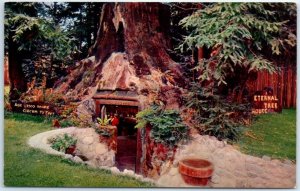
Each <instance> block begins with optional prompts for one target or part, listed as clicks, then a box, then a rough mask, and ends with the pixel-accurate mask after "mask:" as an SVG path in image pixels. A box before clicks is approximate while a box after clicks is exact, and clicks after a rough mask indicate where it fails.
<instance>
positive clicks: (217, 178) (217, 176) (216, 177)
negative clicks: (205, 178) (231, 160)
mask: <svg viewBox="0 0 300 191" xmlns="http://www.w3.org/2000/svg"><path fill="white" fill-rule="evenodd" d="M220 181H221V178H220V176H219V175H217V174H214V175H213V176H212V177H211V182H212V183H213V184H217V183H219V182H220Z"/></svg>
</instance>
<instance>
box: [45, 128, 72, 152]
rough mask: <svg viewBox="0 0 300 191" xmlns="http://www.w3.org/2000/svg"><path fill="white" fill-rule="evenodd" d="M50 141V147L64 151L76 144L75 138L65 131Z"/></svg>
mask: <svg viewBox="0 0 300 191" xmlns="http://www.w3.org/2000/svg"><path fill="white" fill-rule="evenodd" d="M51 143H52V144H51V148H53V149H55V150H57V151H60V152H65V151H66V149H67V148H68V147H70V146H72V145H76V143H77V140H76V139H74V138H73V137H72V136H70V135H68V134H67V133H65V134H64V135H63V136H59V137H57V138H55V139H54V140H52V141H51Z"/></svg>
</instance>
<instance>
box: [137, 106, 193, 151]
mask: <svg viewBox="0 0 300 191" xmlns="http://www.w3.org/2000/svg"><path fill="white" fill-rule="evenodd" d="M136 118H137V121H138V123H137V125H136V126H135V127H136V128H143V127H145V126H146V125H147V124H150V125H151V126H152V128H151V134H150V135H151V138H152V139H153V140H154V141H155V142H156V143H162V144H165V145H171V146H174V145H177V143H179V142H180V141H182V140H187V139H188V138H189V129H188V127H187V126H186V125H185V124H183V122H182V119H181V117H180V114H179V112H178V111H176V110H164V109H162V108H161V107H160V106H157V105H153V106H151V107H149V108H147V109H145V110H143V111H141V112H139V113H138V114H137V115H136Z"/></svg>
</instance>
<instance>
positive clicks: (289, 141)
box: [237, 109, 296, 160]
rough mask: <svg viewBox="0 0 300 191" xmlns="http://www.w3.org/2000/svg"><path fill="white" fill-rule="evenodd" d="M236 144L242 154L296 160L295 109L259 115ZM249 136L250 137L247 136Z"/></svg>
mask: <svg viewBox="0 0 300 191" xmlns="http://www.w3.org/2000/svg"><path fill="white" fill-rule="evenodd" d="M246 134H248V136H243V137H242V138H241V140H240V141H239V142H238V143H237V145H238V146H239V148H240V150H241V151H242V152H244V153H247V154H250V155H255V156H263V155H266V156H270V157H272V158H278V159H290V160H295V159H296V109H283V110H282V113H281V114H278V113H276V114H264V115H260V116H259V117H258V118H257V119H256V120H255V121H254V122H253V124H252V125H251V126H250V127H249V128H247V130H246ZM249 135H250V136H249Z"/></svg>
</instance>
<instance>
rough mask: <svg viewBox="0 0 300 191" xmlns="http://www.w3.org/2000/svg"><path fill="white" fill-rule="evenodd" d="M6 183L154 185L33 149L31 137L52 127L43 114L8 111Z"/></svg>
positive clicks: (105, 185)
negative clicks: (33, 114) (29, 142)
mask: <svg viewBox="0 0 300 191" xmlns="http://www.w3.org/2000/svg"><path fill="white" fill-rule="evenodd" d="M4 123H5V127H4V133H5V134H4V144H5V145H4V184H5V186H32V187H35V186H38V187H151V186H152V185H151V184H149V183H145V182H141V181H138V180H135V179H133V178H130V177H126V176H116V175H113V174H111V172H109V171H106V170H99V169H93V168H90V167H88V166H84V165H80V164H75V163H73V162H70V161H68V160H65V159H63V158H61V157H58V156H52V155H48V154H45V153H43V152H41V151H40V150H37V149H33V148H30V147H29V146H28V145H27V143H26V142H27V140H28V138H29V137H30V136H32V135H34V134H37V133H40V132H44V131H47V130H51V129H52V128H51V123H50V121H49V120H47V119H46V118H44V117H41V116H31V115H26V114H12V113H6V114H5V119H4Z"/></svg>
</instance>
